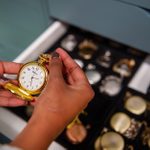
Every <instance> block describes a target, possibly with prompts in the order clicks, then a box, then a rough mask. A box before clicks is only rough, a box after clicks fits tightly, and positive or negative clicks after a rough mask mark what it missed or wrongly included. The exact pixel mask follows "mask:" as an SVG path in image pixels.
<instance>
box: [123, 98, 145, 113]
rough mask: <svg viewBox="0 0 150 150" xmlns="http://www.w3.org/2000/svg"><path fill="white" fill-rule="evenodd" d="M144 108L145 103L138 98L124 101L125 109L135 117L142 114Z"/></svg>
mask: <svg viewBox="0 0 150 150" xmlns="http://www.w3.org/2000/svg"><path fill="white" fill-rule="evenodd" d="M146 107H147V104H146V101H145V100H144V99H143V98H142V97H140V96H131V97H129V98H128V99H127V100H126V101H125V108H126V109H127V110H128V111H129V112H131V113H133V114H135V115H141V114H142V113H144V112H145V110H146Z"/></svg>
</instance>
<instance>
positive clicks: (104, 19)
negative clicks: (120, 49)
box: [49, 0, 150, 53]
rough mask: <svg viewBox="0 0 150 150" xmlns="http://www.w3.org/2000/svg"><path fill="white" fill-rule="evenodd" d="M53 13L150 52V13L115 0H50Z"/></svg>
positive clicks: (74, 23) (95, 31)
mask: <svg viewBox="0 0 150 150" xmlns="http://www.w3.org/2000/svg"><path fill="white" fill-rule="evenodd" d="M49 6H50V13H51V16H52V17H54V18H57V19H60V20H63V21H65V22H68V23H70V24H72V25H75V26H78V27H81V28H83V29H87V30H89V31H92V32H94V33H98V34H100V35H103V36H104V37H108V38H110V39H113V40H116V41H118V42H121V43H124V44H127V45H129V46H132V47H135V48H138V49H141V50H144V51H146V52H149V53H150V44H149V39H150V14H149V12H148V11H145V10H144V9H141V8H139V7H136V6H134V5H129V4H127V3H123V2H120V1H115V0H93V1H90V0H87V1H86V2H85V1H80V0H76V1H69V0H62V1H58V0H49Z"/></svg>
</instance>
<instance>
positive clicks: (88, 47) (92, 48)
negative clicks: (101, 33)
mask: <svg viewBox="0 0 150 150" xmlns="http://www.w3.org/2000/svg"><path fill="white" fill-rule="evenodd" d="M96 50H97V45H96V44H95V43H94V42H93V41H92V40H87V39H85V40H84V41H83V42H81V43H80V44H79V56H81V57H82V58H84V59H85V60H89V59H91V58H92V57H93V55H94V53H95V52H96Z"/></svg>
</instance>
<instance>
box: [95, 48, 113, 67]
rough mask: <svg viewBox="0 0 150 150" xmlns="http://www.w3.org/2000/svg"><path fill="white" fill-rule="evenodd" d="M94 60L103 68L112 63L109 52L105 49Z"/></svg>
mask: <svg viewBox="0 0 150 150" xmlns="http://www.w3.org/2000/svg"><path fill="white" fill-rule="evenodd" d="M96 62H97V63H98V64H99V65H101V66H103V67H105V68H109V67H110V65H111V63H112V58H111V52H110V51H109V50H106V51H105V53H104V54H103V55H99V56H98V58H97V59H96Z"/></svg>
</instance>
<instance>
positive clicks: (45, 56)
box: [38, 54, 51, 64]
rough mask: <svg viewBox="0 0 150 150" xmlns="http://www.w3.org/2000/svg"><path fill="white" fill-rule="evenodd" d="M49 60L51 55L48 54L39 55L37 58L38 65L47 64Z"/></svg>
mask: <svg viewBox="0 0 150 150" xmlns="http://www.w3.org/2000/svg"><path fill="white" fill-rule="evenodd" d="M50 59H51V55H50V54H41V55H40V56H39V59H38V63H40V64H45V63H49V60H50Z"/></svg>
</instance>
